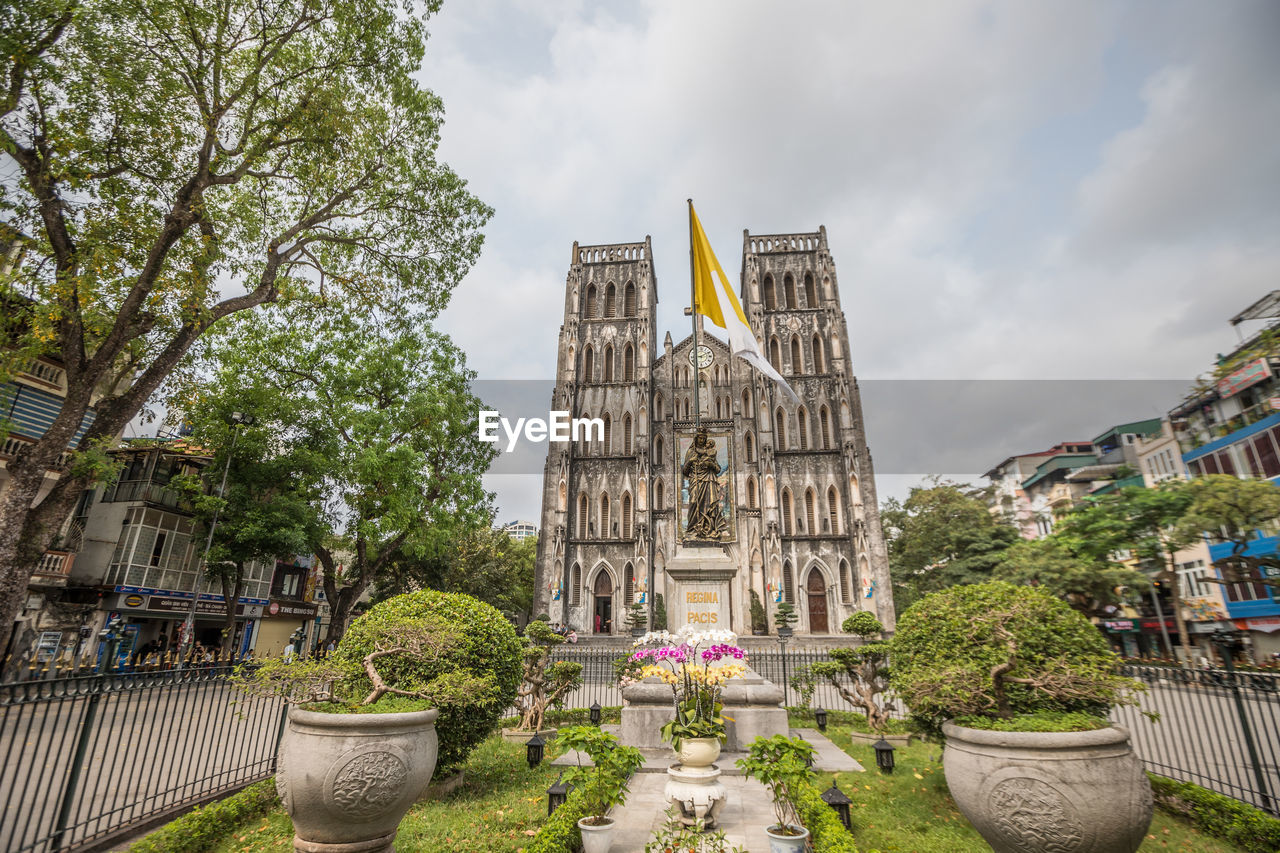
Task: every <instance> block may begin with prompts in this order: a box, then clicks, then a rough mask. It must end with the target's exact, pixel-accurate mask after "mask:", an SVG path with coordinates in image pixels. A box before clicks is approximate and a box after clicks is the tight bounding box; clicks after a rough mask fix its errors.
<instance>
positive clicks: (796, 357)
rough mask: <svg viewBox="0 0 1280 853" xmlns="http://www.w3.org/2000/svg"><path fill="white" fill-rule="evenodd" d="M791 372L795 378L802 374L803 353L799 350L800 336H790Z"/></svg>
mask: <svg viewBox="0 0 1280 853" xmlns="http://www.w3.org/2000/svg"><path fill="white" fill-rule="evenodd" d="M791 372H792V373H794V374H795V375H796V376H799V375H800V374H801V373H804V352H803V351H802V350H801V348H800V336H799V335H792V336H791Z"/></svg>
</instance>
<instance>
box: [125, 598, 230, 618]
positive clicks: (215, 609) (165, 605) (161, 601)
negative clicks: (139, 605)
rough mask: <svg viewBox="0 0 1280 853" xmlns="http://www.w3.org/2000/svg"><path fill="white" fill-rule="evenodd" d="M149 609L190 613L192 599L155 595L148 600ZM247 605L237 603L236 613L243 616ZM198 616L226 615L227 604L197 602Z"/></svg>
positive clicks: (220, 602)
mask: <svg viewBox="0 0 1280 853" xmlns="http://www.w3.org/2000/svg"><path fill="white" fill-rule="evenodd" d="M147 609H148V610H159V611H162V612H165V613H183V614H185V613H189V612H190V611H191V600H190V599H182V598H167V597H165V596H160V595H153V596H151V599H150V601H148V602H147ZM244 612H245V605H243V604H237V605H236V615H237V616H243V615H244ZM196 615H197V616H226V615H227V605H226V603H225V602H222V601H198V602H196Z"/></svg>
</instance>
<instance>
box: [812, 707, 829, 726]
mask: <svg viewBox="0 0 1280 853" xmlns="http://www.w3.org/2000/svg"><path fill="white" fill-rule="evenodd" d="M813 718H814V720H816V721H817V723H818V731H820V732H825V731H826V730H827V709H826V708H823V707H821V706H819V707H818V709H817V710H815V711H814V712H813Z"/></svg>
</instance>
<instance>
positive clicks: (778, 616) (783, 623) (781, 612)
mask: <svg viewBox="0 0 1280 853" xmlns="http://www.w3.org/2000/svg"><path fill="white" fill-rule="evenodd" d="M799 621H800V614H799V613H796V609H795V608H794V607H792V606H791V603H790V602H787V601H784V602H782V603H781V604H779V605H778V609H777V610H775V611H774V613H773V624H775V625H777V626H778V627H779V628H790V627H791V626H792V625H794V624H796V622H799Z"/></svg>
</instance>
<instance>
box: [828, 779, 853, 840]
mask: <svg viewBox="0 0 1280 853" xmlns="http://www.w3.org/2000/svg"><path fill="white" fill-rule="evenodd" d="M821 796H822V801H823V802H824V803H826V804H827V805H829V806H831V808H833V809H835V810H836V814H837V815H838V816H839V817H840V822H841V823H842V824H844V828H845V829H848V830H852V829H853V822H852V821H851V820H850V818H849V806H850V805H852V803H853V800H851V799H849V798H848V796H846V795H845V793H844V791H841V790H840V789H839V788H837V787H836V780H835V777H834V776H833V777H832V778H831V787H830V788H828V789H827V790H825V791H823V792H822V794H821Z"/></svg>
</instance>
